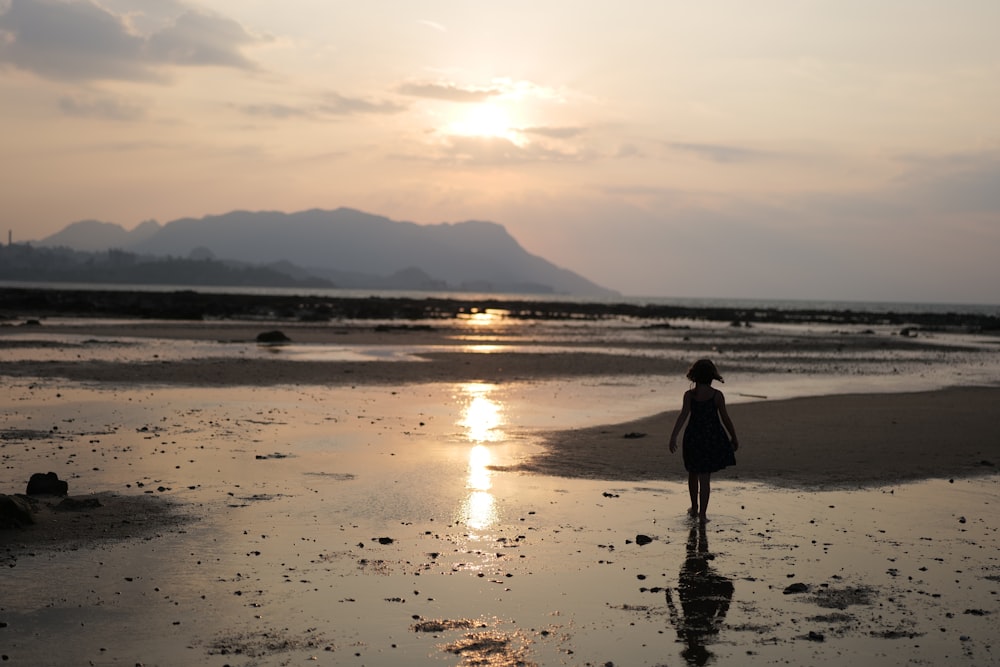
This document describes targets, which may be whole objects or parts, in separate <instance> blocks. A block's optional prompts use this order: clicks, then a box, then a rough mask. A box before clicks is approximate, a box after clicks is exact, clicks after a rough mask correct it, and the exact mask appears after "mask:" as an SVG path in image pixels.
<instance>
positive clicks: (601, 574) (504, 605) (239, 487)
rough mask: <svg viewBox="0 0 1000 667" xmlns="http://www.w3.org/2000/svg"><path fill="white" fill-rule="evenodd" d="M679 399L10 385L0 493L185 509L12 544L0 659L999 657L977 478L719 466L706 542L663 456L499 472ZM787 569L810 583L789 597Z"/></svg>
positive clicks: (578, 661) (598, 386) (605, 389)
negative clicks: (841, 481) (47, 484)
mask: <svg viewBox="0 0 1000 667" xmlns="http://www.w3.org/2000/svg"><path fill="white" fill-rule="evenodd" d="M732 384H733V385H736V384H737V383H736V382H733V383H732ZM742 386H744V385H743V384H740V387H742ZM674 389H675V388H670V390H669V391H667V390H666V389H663V388H656V387H651V386H649V385H648V384H645V383H644V382H640V381H638V380H637V381H634V382H633V381H629V380H627V379H625V380H622V379H617V380H615V381H602V380H594V381H591V382H574V383H559V382H539V383H530V384H508V385H503V386H497V385H490V384H481V383H469V384H458V385H439V384H431V385H416V386H412V387H407V388H405V389H395V388H386V387H362V388H353V389H352V388H346V387H337V388H323V387H294V388H293V387H276V388H275V387H270V388H258V389H252V388H247V389H243V388H236V389H224V390H220V389H196V388H155V389H154V388H144V389H143V388H140V389H135V390H128V391H125V390H115V391H111V390H103V389H95V388H90V387H84V386H62V387H55V386H53V385H41V384H38V383H29V382H23V381H22V382H19V383H15V384H14V385H12V386H10V387H9V397H10V401H9V403H10V405H13V406H15V407H16V409H15V410H12V411H8V412H6V413H5V414H3V416H2V417H0V427H2V428H3V429H24V430H35V431H48V432H50V433H51V434H52V437H49V438H42V439H37V440H30V441H24V442H16V441H5V442H3V443H2V448H0V452H2V469H0V486H2V487H5V488H11V487H16V486H19V485H20V484H23V480H22V479H21V478H22V477H23V476H24V475H23V471H24V470H25V469H32V470H33V469H35V468H38V469H51V470H55V471H56V472H58V473H59V474H60V476H61V477H63V478H68V479H69V480H70V488H71V492H72V493H74V494H76V493H85V492H87V491H97V490H109V489H110V490H113V491H117V492H120V493H123V494H132V493H144V492H151V493H155V494H156V495H159V496H163V497H165V498H169V499H172V500H174V501H177V502H180V503H182V504H183V507H184V508H185V511H187V512H190V513H191V514H192V515H194V516H196V517H198V520H197V521H195V522H193V523H189V524H186V525H185V526H183V527H182V528H171V529H168V530H165V531H164V532H163V534H162V535H161V536H160V537H158V538H156V539H152V540H140V541H134V542H127V543H123V544H102V545H98V546H96V547H94V548H83V549H80V550H78V551H72V552H66V551H50V550H44V549H40V550H37V551H36V552H35V553H34V555H26V554H21V555H18V556H17V557H16V558H15V559H14V562H13V564H14V565H15V566H14V567H12V568H5V570H6V572H5V574H4V579H3V590H4V594H3V600H2V602H0V621H3V622H5V623H7V627H5V628H3V629H0V632H2V633H3V634H2V635H0V638H2V639H3V642H4V644H3V649H2V653H3V654H4V655H7V656H8V658H9V662H8V664H12V665H36V664H46V663H48V664H60V663H61V664H66V663H67V662H87V661H89V662H92V663H93V664H98V665H103V664H128V665H133V664H139V663H141V664H163V665H173V664H204V665H226V664H229V665H283V664H295V663H298V662H300V661H303V662H305V661H308V662H318V663H321V664H338V665H339V664H358V665H397V664H407V665H441V664H453V665H464V664H490V665H515V664H540V665H551V664H567V665H603V664H606V663H608V662H611V663H613V664H616V665H661V664H672V665H676V664H685V663H689V664H701V661H702V660H704V661H707V662H710V663H715V664H765V663H766V664H771V663H775V662H782V663H784V662H790V663H791V664H830V665H841V664H850V663H857V664H866V663H867V662H868V661H870V660H871V656H876V657H877V658H878V659H879V663H880V664H899V665H903V664H945V663H949V664H967V665H980V664H990V663H992V662H995V661H996V660H997V650H998V649H997V647H996V631H995V620H996V617H997V614H1000V602H998V599H997V596H998V594H1000V593H998V591H1000V560H998V555H997V554H998V553H1000V550H998V547H1000V535H998V531H1000V521H998V519H997V516H998V514H997V512H996V506H997V504H998V503H1000V478H997V477H995V476H994V477H989V478H982V479H975V480H961V481H956V482H954V483H949V482H948V481H947V480H931V481H927V482H922V483H918V484H910V485H904V486H890V487H884V488H875V489H868V490H855V491H833V492H806V491H795V490H778V489H774V488H770V487H768V486H766V485H760V484H747V483H743V482H741V481H740V480H738V479H735V478H733V477H732V476H730V477H728V478H727V477H726V476H725V475H721V476H719V478H718V479H717V480H716V481H715V482H714V490H715V492H714V493H713V499H712V512H711V514H712V517H713V520H712V521H711V522H710V523H709V524H708V526H707V528H706V530H705V532H704V535H701V534H700V533H699V531H698V530H697V527H696V526H693V525H692V524H690V523H689V520H688V519H687V517H686V516H685V514H684V509H685V508H686V507H687V504H688V503H687V497H686V496H687V493H686V485H685V484H684V481H685V478H684V473H683V471H682V470H681V469H680V463H679V462H678V464H677V465H678V470H677V480H676V481H675V482H662V483H652V484H646V483H644V484H631V483H621V482H614V483H609V482H595V481H582V480H569V479H560V478H550V477H542V476H531V475H520V474H513V473H503V472H498V471H496V470H495V469H493V467H492V466H505V465H510V464H512V463H515V462H517V461H518V460H521V459H522V458H524V457H526V456H529V455H530V454H531V453H532V452H533V451H535V448H536V447H537V442H538V439H537V438H538V433H539V432H540V430H544V429H553V428H555V429H561V428H567V427H576V426H585V425H593V424H599V423H607V422H614V421H619V420H624V419H631V418H634V417H640V416H645V415H648V414H650V413H651V412H654V411H656V410H659V409H661V408H662V405H663V403H664V401H665V396H667V395H669V397H671V398H673V396H674V394H675V393H676V392H675V391H674ZM57 436H58V437H57ZM140 483H141V484H142V485H143V486H142V487H140V486H139V484H140ZM161 488H162V489H163V490H162V491H159V490H157V491H154V489H161ZM640 534H641V535H646V536H648V537H650V538H651V539H652V541H651V542H650V543H649V544H645V545H643V546H639V545H638V544H637V542H636V538H637V536H638V535H640ZM380 538H387V539H382V540H381V541H380ZM705 568H708V569H707V570H706V569H705ZM53 581H58V582H59V584H58V585H56V586H53V585H52V584H51V582H53ZM793 583H801V584H804V585H805V586H806V591H805V592H802V593H795V594H792V593H789V594H786V593H785V592H784V591H785V589H786V588H787V587H788V586H789V585H790V584H793ZM667 590H670V598H669V602H668V596H667ZM685 602H686V604H685ZM671 603H672V604H673V609H672V608H671ZM723 608H724V610H723ZM723 611H724V613H722V612H723ZM713 614H714V615H715V616H714V618H716V619H717V623H714V624H713V626H712V627H713V629H715V630H717V632H711V633H706V632H704V626H705V619H706V618H707V617H709V616H711V615H713ZM810 633H812V635H810ZM681 639H684V640H685V641H680V640H681ZM686 649H687V652H686V653H684V651H685V650H686ZM477 661H478V662H477Z"/></svg>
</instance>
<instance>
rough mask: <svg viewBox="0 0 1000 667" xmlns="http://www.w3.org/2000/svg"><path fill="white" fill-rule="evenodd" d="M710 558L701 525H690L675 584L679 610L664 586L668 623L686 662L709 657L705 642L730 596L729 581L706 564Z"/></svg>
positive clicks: (719, 622) (710, 639) (715, 630)
mask: <svg viewBox="0 0 1000 667" xmlns="http://www.w3.org/2000/svg"><path fill="white" fill-rule="evenodd" d="M711 558H712V555H711V554H710V553H709V552H708V536H707V535H706V534H705V526H704V525H701V524H699V525H696V526H692V527H691V532H690V533H689V534H688V543H687V556H686V558H685V559H684V565H682V566H681V574H680V580H679V581H678V583H677V595H678V597H679V598H680V603H681V609H680V611H678V609H677V605H676V604H675V603H674V597H673V594H672V593H671V589H669V588H668V589H667V607H668V608H669V610H670V622H671V623H673V625H674V627H675V628H676V629H677V638H678V640H679V641H681V642H684V644H685V645H686V646H685V648H684V650H683V651H681V655H682V656H683V657H684V660H685V661H686V662H687V663H688V664H689V665H705V664H707V663H708V661H709V660H711V659H712V653H711V652H710V651H709V650H708V648H707V645H708V644H710V643H712V642H713V641H714V640H713V636H714V635H716V634H718V632H719V626H720V625H722V622H723V621H724V620H725V618H726V612H728V611H729V604H730V603H731V602H732V599H733V591H734V587H733V582H732V581H731V580H730V579H727V578H726V577H724V576H722V575H721V574H719V573H718V572H716V571H715V569H714V568H712V567H710V566H709V564H708V561H709V560H711Z"/></svg>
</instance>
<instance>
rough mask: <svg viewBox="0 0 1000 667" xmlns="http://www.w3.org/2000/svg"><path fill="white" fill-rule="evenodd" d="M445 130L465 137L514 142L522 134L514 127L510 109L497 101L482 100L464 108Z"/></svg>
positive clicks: (518, 140)
mask: <svg viewBox="0 0 1000 667" xmlns="http://www.w3.org/2000/svg"><path fill="white" fill-rule="evenodd" d="M445 131H446V132H447V133H448V134H457V135H460V136H464V137H482V138H485V139H494V138H501V139H507V140H508V141H511V142H513V143H519V142H520V134H519V133H518V131H517V130H516V129H515V128H514V127H513V125H512V123H511V119H510V114H509V112H508V110H507V109H506V108H505V107H503V106H501V105H500V104H497V103H495V102H481V103H479V104H475V105H473V106H471V107H468V108H465V109H462V110H461V112H460V114H459V115H458V116H456V118H455V119H454V120H453V121H452V122H451V123H449V124H448V125H447V127H446V128H445Z"/></svg>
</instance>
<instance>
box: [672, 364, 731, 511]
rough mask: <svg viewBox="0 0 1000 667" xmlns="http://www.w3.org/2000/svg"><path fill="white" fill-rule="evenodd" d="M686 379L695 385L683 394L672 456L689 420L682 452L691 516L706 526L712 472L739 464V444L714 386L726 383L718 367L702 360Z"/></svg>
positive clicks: (723, 397)
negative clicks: (713, 382)
mask: <svg viewBox="0 0 1000 667" xmlns="http://www.w3.org/2000/svg"><path fill="white" fill-rule="evenodd" d="M687 379H689V380H691V382H694V387H693V388H691V389H688V390H687V391H686V392H684V403H683V406H682V407H681V413H680V414H679V415H677V421H676V422H675V423H674V430H673V433H671V434H670V453H671V454H672V453H674V452H676V451H677V435H678V434H679V433H680V431H681V428H683V427H684V422H686V421H687V420H688V417H690V418H691V422H690V423H689V424H688V426H687V429H686V430H685V431H684V447H683V450H682V453H683V456H684V468H685V469H686V470H687V471H688V491H690V493H691V509H690V510H688V513H689V514H690V515H691V516H697V517H698V520H699V521H700V522H701V523H707V522H708V515H707V512H708V499H709V496H710V495H711V493H712V487H711V477H712V473H713V472H717V471H719V470H722V469H723V468H725V467H726V466H732V465H736V456H735V454H734V452H735V450H737V449H739V447H740V443H739V440H738V439H737V437H736V429H735V428H734V427H733V421H732V420H731V419H730V418H729V413H728V412H727V411H726V398H725V396H723V395H722V392H721V391H719V390H718V389H715V388H713V387H712V381H713V380H718V381H719V382H722V381H723V380H722V376H721V375H719V371H718V370H717V369H716V368H715V364H714V363H712V362H711V361H710V360H709V359H699V360H698V361H696V362H695V363H694V364H693V365H692V366H691V368H690V370H688V372H687ZM727 433H728V434H727Z"/></svg>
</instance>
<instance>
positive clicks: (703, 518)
mask: <svg viewBox="0 0 1000 667" xmlns="http://www.w3.org/2000/svg"><path fill="white" fill-rule="evenodd" d="M708 522H709V518H708V517H707V516H705V515H704V514H699V515H698V523H700V524H701V525H703V526H704V525H705V524H706V523H708Z"/></svg>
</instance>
